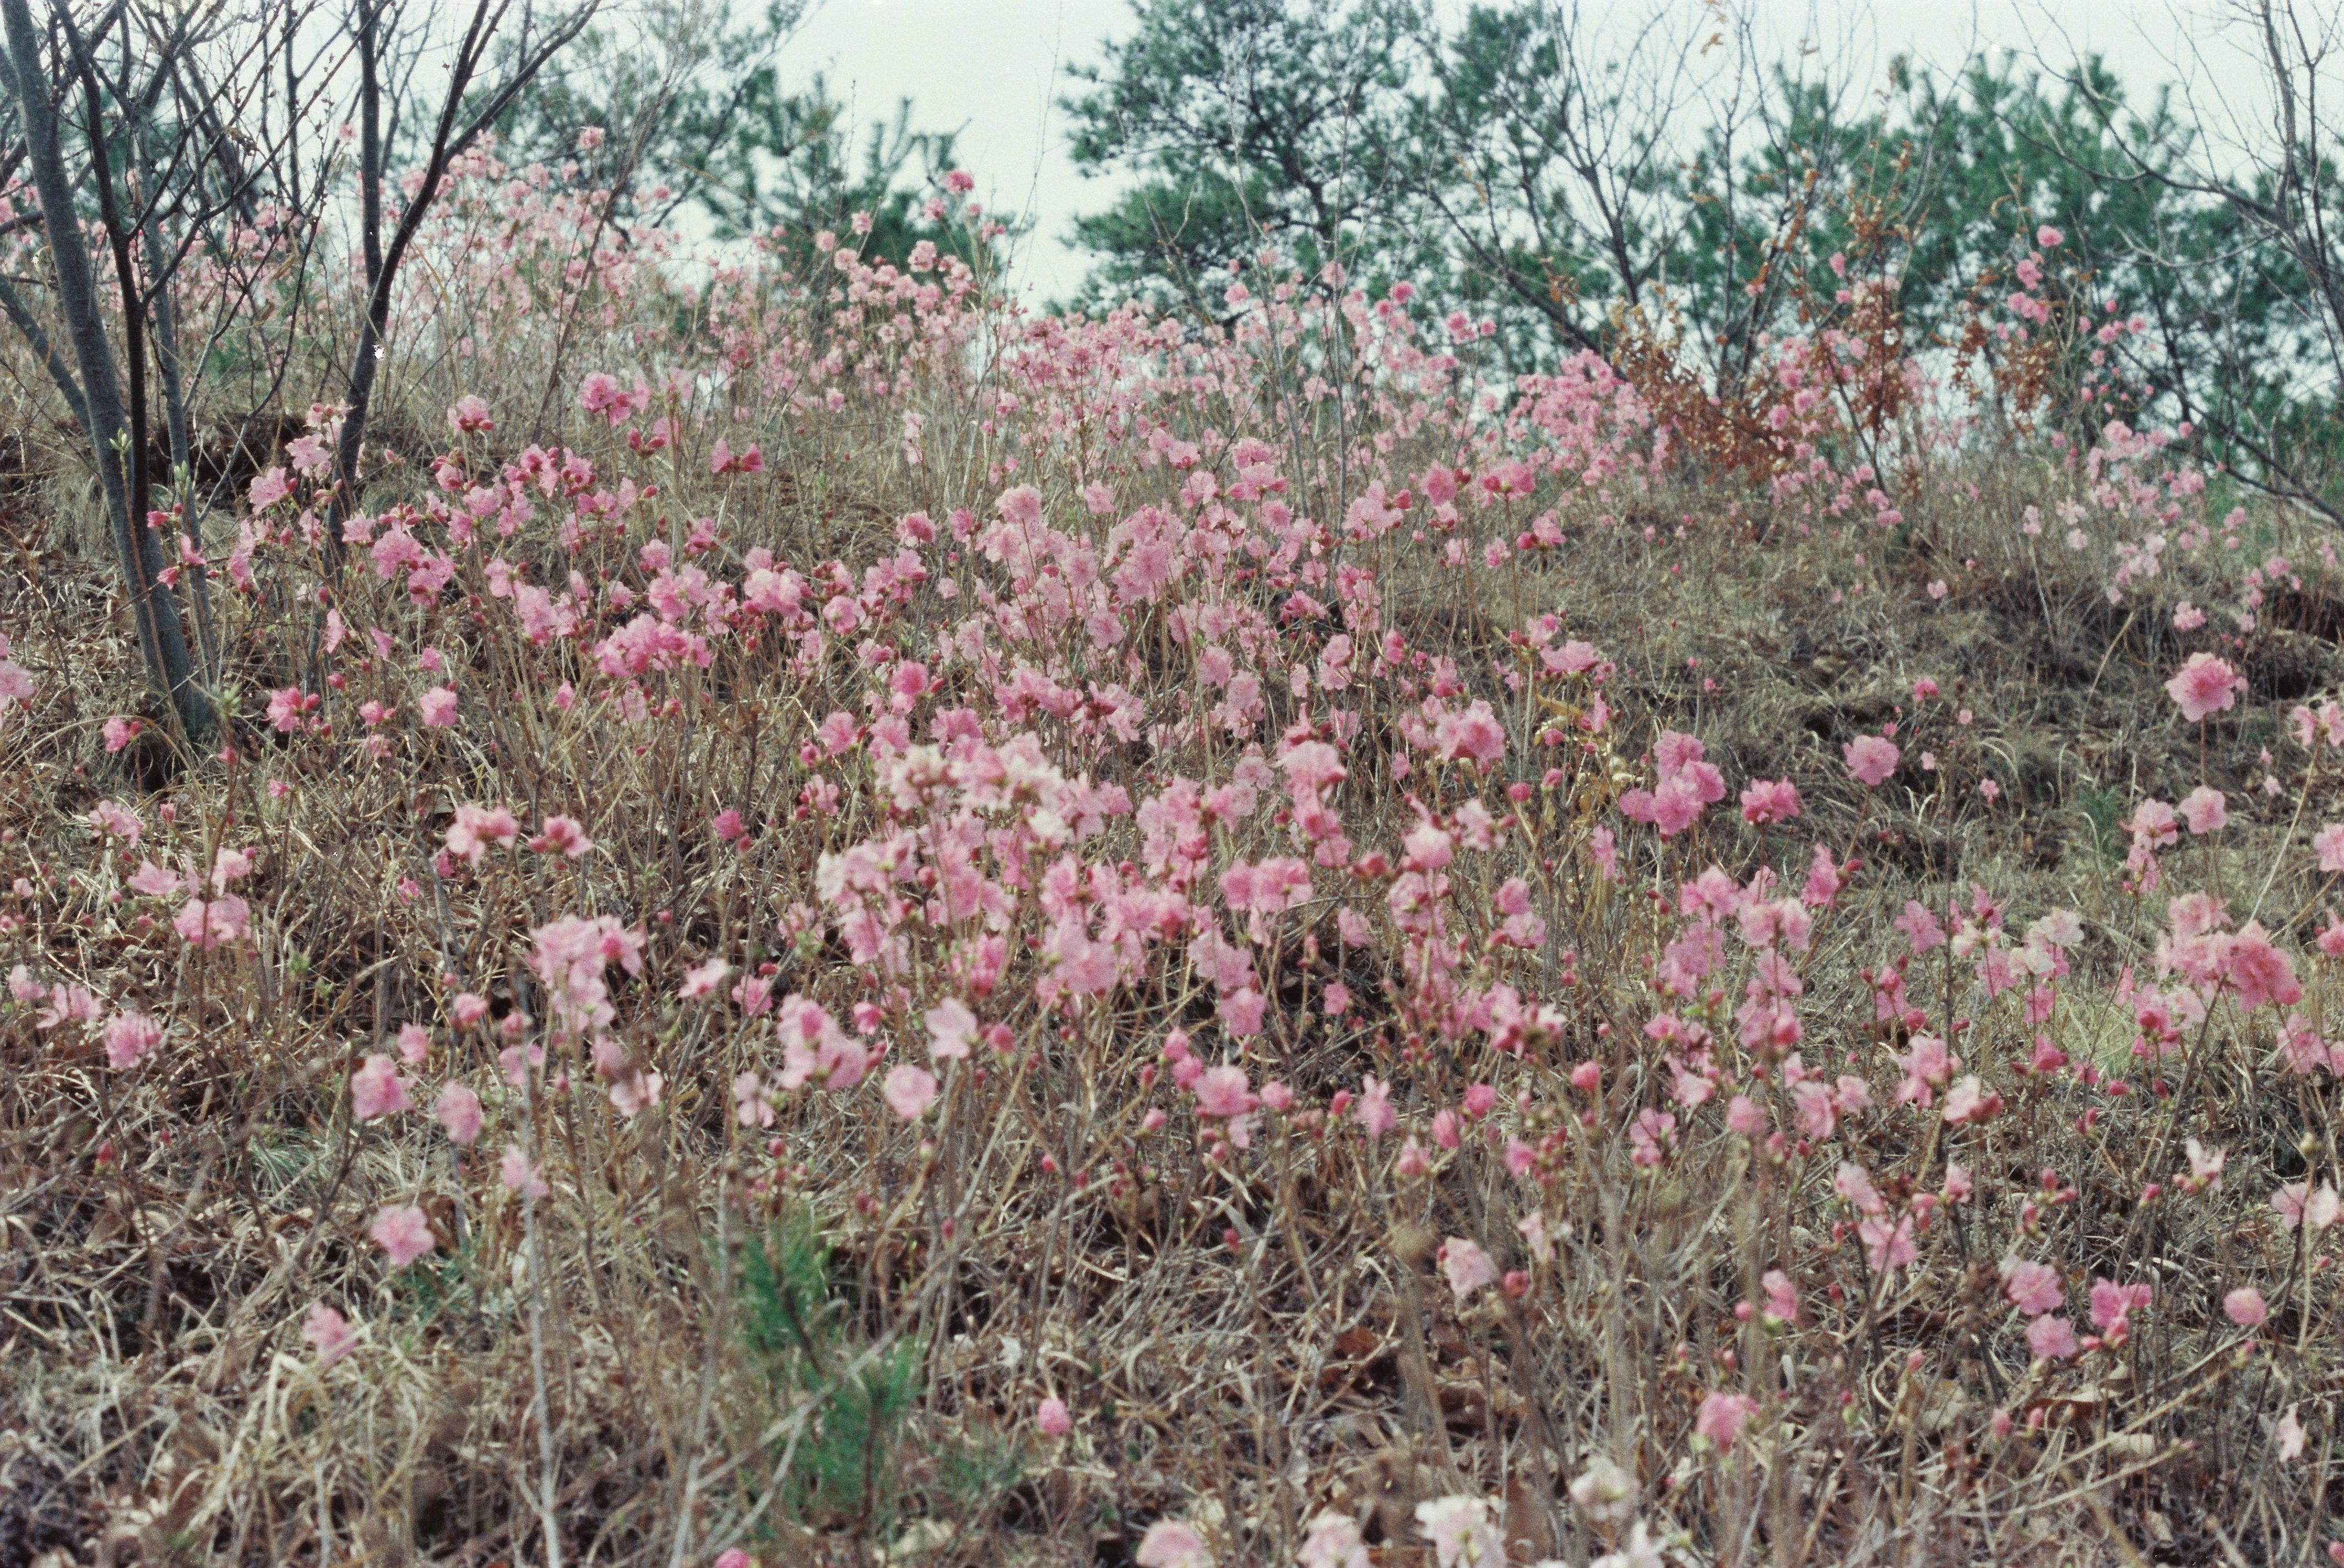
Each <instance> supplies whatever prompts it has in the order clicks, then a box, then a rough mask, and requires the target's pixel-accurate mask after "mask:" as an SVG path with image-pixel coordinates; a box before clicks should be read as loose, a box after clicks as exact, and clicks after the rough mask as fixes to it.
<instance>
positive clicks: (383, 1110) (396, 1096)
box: [350, 1054, 415, 1121]
mask: <svg viewBox="0 0 2344 1568" xmlns="http://www.w3.org/2000/svg"><path fill="white" fill-rule="evenodd" d="M414 1108H415V1102H414V1101H413V1100H411V1099H409V1098H408V1097H407V1080H406V1079H404V1078H402V1077H399V1064H398V1063H397V1062H395V1061H393V1060H391V1058H390V1057H387V1056H383V1055H379V1054H378V1055H375V1056H370V1057H367V1059H366V1065H365V1066H364V1067H360V1068H359V1070H358V1071H357V1072H355V1073H352V1074H351V1075H350V1112H351V1114H352V1115H354V1116H356V1117H357V1118H359V1120H360V1121H373V1120H374V1119H376V1118H378V1117H386V1116H391V1115H394V1114H396V1113H398V1112H399V1111H403V1110H412V1109H414Z"/></svg>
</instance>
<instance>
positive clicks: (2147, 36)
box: [789, 0, 2253, 298]
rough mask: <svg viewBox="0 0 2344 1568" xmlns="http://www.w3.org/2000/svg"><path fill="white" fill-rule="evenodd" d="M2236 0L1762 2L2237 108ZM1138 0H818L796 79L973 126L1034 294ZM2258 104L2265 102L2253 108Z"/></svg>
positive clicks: (1094, 197)
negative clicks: (1084, 111) (2183, 73)
mask: <svg viewBox="0 0 2344 1568" xmlns="http://www.w3.org/2000/svg"><path fill="white" fill-rule="evenodd" d="M1660 5H1667V6H1669V7H1670V8H1672V9H1675V8H1682V10H1684V11H1686V12H1688V13H1691V12H1694V11H1696V10H1697V9H1698V8H1699V7H1698V0H1642V3H1636V0H1622V4H1619V5H1613V6H1610V7H1606V6H1604V5H1601V4H1597V3H1594V0H1587V3H1585V4H1584V5H1583V10H1584V12H1585V13H1586V14H1587V15H1594V16H1601V15H1604V14H1605V13H1606V12H1607V10H1608V11H1609V13H1610V14H1611V15H1615V16H1621V17H1626V16H1645V15H1651V14H1652V10H1653V9H1654V8H1656V7H1657V6H1660ZM2230 10H2231V8H2230V7H2229V6H2228V5H2225V4H2224V0H2174V3H2170V4H2168V3H2165V0H2149V3H2146V4H2141V3H2127V0H2056V3H2052V0H1978V3H1977V4H1976V5H1965V4H1945V3H1942V0H1898V3H1894V4H1888V5H1863V4H1859V3H1857V0H1814V4H1805V3H1796V4H1793V3H1789V0H1761V4H1760V5H1759V6H1758V8H1757V9H1756V11H1755V12H1754V14H1755V15H1759V16H1761V17H1763V18H1764V19H1765V22H1766V24H1767V25H1768V26H1769V27H1770V28H1771V29H1772V30H1773V32H1774V33H1775V34H1776V35H1778V36H1779V37H1780V38H1781V39H1782V40H1783V42H1785V43H1788V44H1790V45H1791V46H1793V47H1795V46H1796V45H1797V42H1798V41H1799V40H1802V39H1807V38H1813V39H1816V40H1823V41H1828V42H1829V46H1831V47H1832V48H1833V49H1834V51H1836V52H1843V53H1845V54H1847V55H1848V56H1850V58H1851V60H1852V62H1853V63H1854V66H1855V68H1859V69H1864V70H1867V71H1876V70H1878V69H1879V68H1880V67H1881V66H1884V64H1885V63H1886V61H1887V60H1888V59H1890V58H1891V57H1893V56H1895V55H1897V54H1900V53H1911V54H1913V55H1915V56H1918V57H1919V58H1922V59H1924V60H1928V61H1935V62H1939V63H1950V62H1953V61H1956V60H1959V59H1960V58H1961V57H1962V56H1964V55H1965V53H1966V52H1967V51H1968V50H1969V49H1970V48H1971V47H1972V46H1985V47H1987V48H1990V49H1994V50H1996V51H1999V50H2002V49H2011V50H2014V51H2016V52H2017V53H2019V54H2020V55H2021V56H2027V57H2034V56H2038V55H2039V56H2041V57H2042V58H2043V59H2045V60H2046V62H2048V63H2050V64H2051V65H2053V66H2064V65H2065V64H2066V63H2067V61H2068V60H2070V59H2072V58H2073V57H2074V56H2075V55H2076V53H2079V52H2098V53H2102V54H2105V55H2106V56H2107V57H2108V60H2109V63H2110V64H2111V65H2112V66H2115V67H2116V68H2117V71H2118V73H2119V74H2120V75H2121V76H2123V78H2124V79H2125V80H2126V81H2127V83H2128V84H2130V85H2132V86H2136V87H2138V88H2146V87H2147V86H2149V85H2150V84H2152V83H2155V82H2157V81H2161V80H2167V79H2170V78H2172V77H2173V76H2175V75H2176V74H2177V66H2183V67H2193V66H2195V62H2197V59H2198V56H2208V58H2206V59H2205V61H2204V63H2203V66H2202V67H2198V68H2199V69H2201V70H2202V74H2200V75H2199V76H2198V77H2197V83H2196V86H2197V89H2198V91H2199V92H2200V93H2202V94H2207V95H2209V96H2208V107H2209V108H2210V107H2212V106H2214V104H2213V99H2212V96H2211V95H2221V96H2222V97H2224V98H2225V99H2227V100H2228V103H2229V105H2230V106H2232V107H2234V108H2235V107H2238V106H2244V105H2245V102H2246V100H2247V99H2248V98H2249V97H2251V86H2252V77H2253V72H2252V70H2251V68H2250V67H2249V66H2248V63H2247V62H2246V61H2245V60H2244V59H2243V58H2242V57H2241V54H2240V51H2239V49H2238V46H2237V45H2236V44H2235V43H2231V42H2228V41H2227V40H2226V39H2225V37H2224V35H2223V33H2222V29H2221V28H2220V27H2219V25H2218V23H2219V21H2220V19H2221V18H2222V17H2223V16H2224V15H2228V14H2229V13H2230ZM1129 17H1130V10H1129V7H1128V5H1127V4H1126V0H818V3H817V8H816V9H815V11H814V12H813V15H812V16H811V17H810V18H809V19H808V20H807V21H806V23H805V24H804V25H803V27H802V28H801V29H800V31H799V33H798V35H797V37H796V38H795V39H794V40H793V44H792V46H791V58H792V60H793V63H794V64H793V67H791V68H790V69H789V74H790V75H792V76H810V75H812V74H813V72H814V71H815V70H817V69H820V70H824V71H826V72H827V73H828V74H829V76H830V80H831V86H832V90H833V91H834V93H835V94H836V95H837V96H840V97H841V98H842V99H844V100H845V101H847V102H849V103H850V104H851V105H852V106H854V109H855V111H856V118H857V120H858V121H867V120H870V119H872V118H874V117H876V116H881V115H885V114H891V113H892V112H893V110H894V105H895V103H896V101H897V100H898V99H900V98H904V97H908V98H910V99H911V100H912V102H913V118H914V124H915V125H916V126H921V127H924V128H931V129H938V130H958V131H959V133H960V147H959V157H960V161H961V163H962V165H963V166H964V167H966V168H968V169H970V170H971V171H973V172H974V173H975V175H976V176H977V177H978V180H979V187H978V194H979V195H980V196H981V197H984V199H985V201H986V203H987V204H988V205H989V206H990V207H993V208H994V209H995V210H996V211H1006V212H1010V213H1015V214H1020V215H1024V216H1026V217H1031V218H1032V219H1033V220H1034V229H1033V233H1032V235H1031V237H1030V238H1028V239H1027V240H1026V241H1025V245H1024V247H1023V254H1021V255H1020V256H1019V257H1018V258H1016V264H1015V271H1014V274H1013V276H1014V277H1015V280H1016V281H1017V283H1018V285H1019V286H1020V287H1021V288H1024V289H1025V291H1027V292H1028V293H1030V294H1033V295H1036V296H1038V297H1042V298H1048V297H1050V296H1053V295H1057V296H1064V295H1066V294H1067V293H1070V292H1071V291H1072V290H1073V288H1074V287H1075V285H1076V283H1078V282H1079V281H1080V279H1081V278H1082V276H1083V273H1084V271H1085V270H1086V266H1087V263H1086V259H1085V258H1084V256H1083V255H1082V253H1081V252H1080V251H1078V250H1076V249H1075V248H1073V247H1072V245H1071V243H1070V235H1069V228H1070V225H1071V221H1072V219H1073V218H1074V217H1075V216H1076V214H1078V213H1083V212H1088V211H1093V210H1096V209H1097V208H1098V207H1101V206H1103V205H1105V203H1106V200H1107V199H1108V197H1110V196H1111V195H1112V187H1110V186H1108V185H1106V183H1104V182H1101V181H1095V180H1086V179H1085V178H1084V177H1082V176H1081V175H1080V174H1078V173H1077V172H1076V169H1075V167H1074V165H1073V162H1072V160H1071V159H1069V158H1068V157H1067V156H1066V116H1065V115H1064V113H1063V112H1062V111H1061V110H1060V109H1059V108H1058V106H1057V100H1058V98H1059V97H1060V96H1062V95H1063V94H1064V93H1065V92H1066V88H1067V84H1066V77H1065V75H1064V72H1065V67H1066V65H1067V64H1068V63H1069V62H1088V61H1096V59H1097V58H1098V56H1099V42H1100V40H1101V39H1103V38H1106V37H1110V36H1114V35H1119V34H1121V33H1122V32H1123V31H1124V30H1125V29H1126V28H1127V26H1128V25H1129ZM2248 112H2249V113H2250V112H2251V109H2250V106H2249V107H2248Z"/></svg>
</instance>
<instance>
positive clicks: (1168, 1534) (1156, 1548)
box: [1131, 1519, 1213, 1568]
mask: <svg viewBox="0 0 2344 1568" xmlns="http://www.w3.org/2000/svg"><path fill="white" fill-rule="evenodd" d="M1131 1560H1132V1561H1133V1562H1134V1563H1137V1564H1138V1565H1139V1568H1213V1554H1212V1553H1210V1552H1208V1551H1207V1550H1206V1549H1205V1540H1204V1537H1203V1536H1201V1535H1198V1534H1197V1533H1196V1532H1195V1531H1194V1530H1191V1529H1190V1528H1189V1527H1188V1526H1187V1525H1186V1524H1183V1523H1181V1522H1179V1521H1178V1520H1177V1519H1159V1520H1157V1522H1155V1523H1153V1524H1151V1525H1149V1526H1148V1527H1147V1534H1145V1535H1143V1536H1141V1537H1140V1538H1139V1550H1138V1552H1137V1553H1134V1554H1133V1556H1132V1559H1131Z"/></svg>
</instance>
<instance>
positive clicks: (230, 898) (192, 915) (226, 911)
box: [171, 894, 252, 952]
mask: <svg viewBox="0 0 2344 1568" xmlns="http://www.w3.org/2000/svg"><path fill="white" fill-rule="evenodd" d="M251 918H252V911H251V909H250V907H249V906H248V905H246V903H245V902H244V900H243V899H241V898H238V897H237V896H235V895H233V894H230V895H227V896H225V897H220V898H211V899H205V898H190V899H189V900H187V904H186V905H184V906H182V907H181V909H180V910H179V912H178V914H177V915H175V916H172V917H171V929H172V930H174V931H177V933H178V934H179V935H180V936H182V937H184V938H186V939H187V945H188V946H191V947H195V948H197V949H199V950H201V951H205V952H208V951H210V950H211V949H212V948H214V947H217V946H219V945H220V944H221V943H223V942H234V941H237V940H238V939H239V938H241V937H242V936H244V931H245V926H246V924H247V923H248V921H250V919H251Z"/></svg>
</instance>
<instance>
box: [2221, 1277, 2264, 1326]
mask: <svg viewBox="0 0 2344 1568" xmlns="http://www.w3.org/2000/svg"><path fill="white" fill-rule="evenodd" d="M2222 1310H2223V1312H2224V1313H2225V1314H2226V1315H2228V1318H2229V1320H2230V1321H2232V1322H2233V1323H2236V1324H2238V1327H2240V1328H2241V1329H2258V1328H2260V1327H2261V1326H2262V1324H2263V1320H2265V1319H2267V1318H2268V1317H2269V1316H2270V1309H2269V1308H2268V1307H2266V1306H2265V1305H2263V1293H2262V1292H2261V1291H2260V1290H2256V1289H2255V1288H2254V1287H2253V1286H2252V1285H2241V1286H2239V1287H2238V1289H2237V1290H2233V1291H2231V1292H2230V1293H2229V1294H2228V1295H2227V1296H2225V1297H2223V1298H2222Z"/></svg>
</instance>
